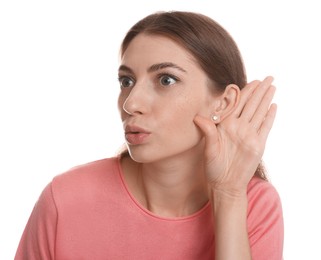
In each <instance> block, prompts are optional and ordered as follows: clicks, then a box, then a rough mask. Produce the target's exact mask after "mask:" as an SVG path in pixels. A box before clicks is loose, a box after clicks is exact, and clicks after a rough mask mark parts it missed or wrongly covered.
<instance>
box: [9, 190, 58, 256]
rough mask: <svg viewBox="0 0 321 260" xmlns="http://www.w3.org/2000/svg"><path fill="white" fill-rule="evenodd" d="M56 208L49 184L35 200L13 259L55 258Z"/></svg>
mask: <svg viewBox="0 0 321 260" xmlns="http://www.w3.org/2000/svg"><path fill="white" fill-rule="evenodd" d="M56 225H57V210H56V207H55V204H54V200H53V196H52V191H51V185H48V186H47V187H46V188H45V189H44V191H43V192H42V194H41V196H40V198H39V200H38V201H37V203H36V205H35V207H34V209H33V211H32V213H31V216H30V218H29V220H28V223H27V225H26V227H25V230H24V232H23V234H22V237H21V240H20V243H19V246H18V249H17V252H16V255H15V260H25V259H28V260H36V259H42V260H49V259H55V254H54V252H55V238H56Z"/></svg>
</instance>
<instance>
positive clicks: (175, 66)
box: [118, 62, 186, 73]
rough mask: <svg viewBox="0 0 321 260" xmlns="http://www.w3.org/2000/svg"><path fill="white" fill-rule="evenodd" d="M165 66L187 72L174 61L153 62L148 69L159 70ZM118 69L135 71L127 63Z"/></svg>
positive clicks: (150, 70) (149, 70)
mask: <svg viewBox="0 0 321 260" xmlns="http://www.w3.org/2000/svg"><path fill="white" fill-rule="evenodd" d="M165 68H174V69H178V70H180V71H182V72H186V70H184V69H183V68H182V67H180V66H178V65H176V64H175V63H172V62H161V63H156V64H153V65H152V66H150V67H149V68H148V69H147V71H148V72H155V71H157V70H161V69H165ZM118 71H124V72H129V73H133V70H132V69H131V68H129V67H127V66H126V65H120V66H119V69H118Z"/></svg>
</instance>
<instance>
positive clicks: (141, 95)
mask: <svg viewBox="0 0 321 260" xmlns="http://www.w3.org/2000/svg"><path fill="white" fill-rule="evenodd" d="M149 100H150V97H149V94H148V92H147V89H146V88H145V87H144V86H143V85H142V84H140V85H138V84H137V83H136V85H135V86H134V87H133V88H132V89H131V90H130V92H129V94H128V96H127V97H126V98H125V101H124V103H123V110H124V111H125V112H126V113H127V114H129V115H139V114H145V113H146V112H147V109H148V107H149V105H148V102H149Z"/></svg>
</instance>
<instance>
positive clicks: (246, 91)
mask: <svg viewBox="0 0 321 260" xmlns="http://www.w3.org/2000/svg"><path fill="white" fill-rule="evenodd" d="M260 83H261V82H260V81H259V80H254V81H252V82H250V83H248V84H247V85H246V86H245V87H244V88H243V89H242V90H241V97H240V102H239V104H238V106H237V108H236V109H235V110H234V115H235V116H236V117H237V118H238V117H240V115H241V113H242V111H243V109H244V106H245V104H246V102H247V101H248V99H249V97H250V96H251V95H252V93H253V91H254V90H255V89H256V87H257V86H258V85H259V84H260Z"/></svg>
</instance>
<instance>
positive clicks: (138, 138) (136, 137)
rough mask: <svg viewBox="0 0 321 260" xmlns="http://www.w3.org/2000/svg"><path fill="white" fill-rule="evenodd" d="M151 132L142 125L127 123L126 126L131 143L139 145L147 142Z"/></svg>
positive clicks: (127, 137) (128, 139)
mask: <svg viewBox="0 0 321 260" xmlns="http://www.w3.org/2000/svg"><path fill="white" fill-rule="evenodd" d="M150 134H151V133H150V132H149V131H147V130H145V129H143V128H141V127H138V126H134V125H127V126H126V127H125V138H126V140H127V142H128V143H129V144H132V145H138V144H142V143H144V142H145V140H146V138H147V137H148V136H149V135H150Z"/></svg>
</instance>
